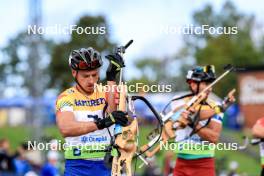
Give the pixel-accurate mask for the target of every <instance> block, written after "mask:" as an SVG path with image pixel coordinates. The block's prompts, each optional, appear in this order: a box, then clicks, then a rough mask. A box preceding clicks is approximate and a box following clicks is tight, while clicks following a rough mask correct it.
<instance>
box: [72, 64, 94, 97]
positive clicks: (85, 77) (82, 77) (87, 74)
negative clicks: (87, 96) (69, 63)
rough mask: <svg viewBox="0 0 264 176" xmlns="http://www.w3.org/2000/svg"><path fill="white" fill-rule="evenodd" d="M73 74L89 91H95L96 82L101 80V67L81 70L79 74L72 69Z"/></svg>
mask: <svg viewBox="0 0 264 176" xmlns="http://www.w3.org/2000/svg"><path fill="white" fill-rule="evenodd" d="M72 75H73V77H75V78H76V79H77V81H78V83H79V84H80V85H81V86H82V88H83V89H84V90H85V91H86V92H87V93H93V91H94V84H96V83H97V82H98V80H99V69H95V70H91V71H87V70H79V71H78V74H77V71H75V70H72Z"/></svg>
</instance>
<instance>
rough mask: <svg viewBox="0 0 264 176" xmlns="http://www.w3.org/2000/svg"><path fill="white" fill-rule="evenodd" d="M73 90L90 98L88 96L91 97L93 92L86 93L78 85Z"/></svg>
mask: <svg viewBox="0 0 264 176" xmlns="http://www.w3.org/2000/svg"><path fill="white" fill-rule="evenodd" d="M75 88H76V89H77V90H78V91H79V92H80V93H81V94H84V95H86V96H90V95H92V94H93V93H94V90H93V91H91V92H87V91H85V90H83V89H82V88H81V87H80V86H79V85H78V84H77V85H75Z"/></svg>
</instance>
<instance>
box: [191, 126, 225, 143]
mask: <svg viewBox="0 0 264 176" xmlns="http://www.w3.org/2000/svg"><path fill="white" fill-rule="evenodd" d="M201 127H202V125H200V124H198V125H197V127H196V130H198V132H197V134H198V135H199V136H200V137H201V138H202V139H204V140H206V141H209V142H212V143H217V142H218V140H219V137H220V132H216V131H214V130H213V129H211V128H208V127H203V128H201ZM200 128H201V129H200ZM199 129H200V130H199Z"/></svg>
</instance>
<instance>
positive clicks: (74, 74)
mask: <svg viewBox="0 0 264 176" xmlns="http://www.w3.org/2000/svg"><path fill="white" fill-rule="evenodd" d="M71 72H72V76H73V77H74V78H75V77H76V75H77V71H76V70H73V69H71Z"/></svg>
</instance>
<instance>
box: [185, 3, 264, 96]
mask: <svg viewBox="0 0 264 176" xmlns="http://www.w3.org/2000/svg"><path fill="white" fill-rule="evenodd" d="M193 20H194V24H195V25H196V26H202V25H205V24H207V25H209V26H212V27H219V26H220V27H226V28H228V27H237V31H238V33H237V34H230V35H227V34H219V35H218V34H210V33H209V32H206V33H205V34H204V35H191V36H188V37H186V38H185V41H186V47H187V48H188V50H189V51H191V52H190V53H192V55H193V56H194V57H195V58H196V60H197V64H198V65H207V64H213V65H215V67H216V70H217V74H218V75H219V74H220V73H222V71H223V69H222V68H223V66H224V65H225V64H233V65H235V66H242V67H248V66H255V65H259V64H263V58H264V57H263V56H264V55H263V52H262V51H261V47H257V46H256V44H255V43H254V40H253V38H252V33H253V30H254V29H255V28H254V26H255V25H254V24H255V19H254V16H248V15H245V14H242V13H240V12H238V11H237V10H236V8H235V6H234V5H233V4H232V3H231V2H226V3H225V4H224V6H223V7H222V9H221V11H220V12H215V11H214V9H213V8H212V6H210V5H207V6H205V8H204V9H202V10H200V11H197V12H195V13H194V15H193ZM262 47H263V45H262ZM236 80H237V79H236V75H235V74H230V75H229V76H227V77H226V78H224V79H223V80H222V81H221V83H219V84H218V85H217V86H216V93H218V94H219V95H221V96H224V95H225V94H226V93H227V91H228V90H230V89H231V88H233V87H235V86H236V85H237V84H236V83H237V81H236Z"/></svg>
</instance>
